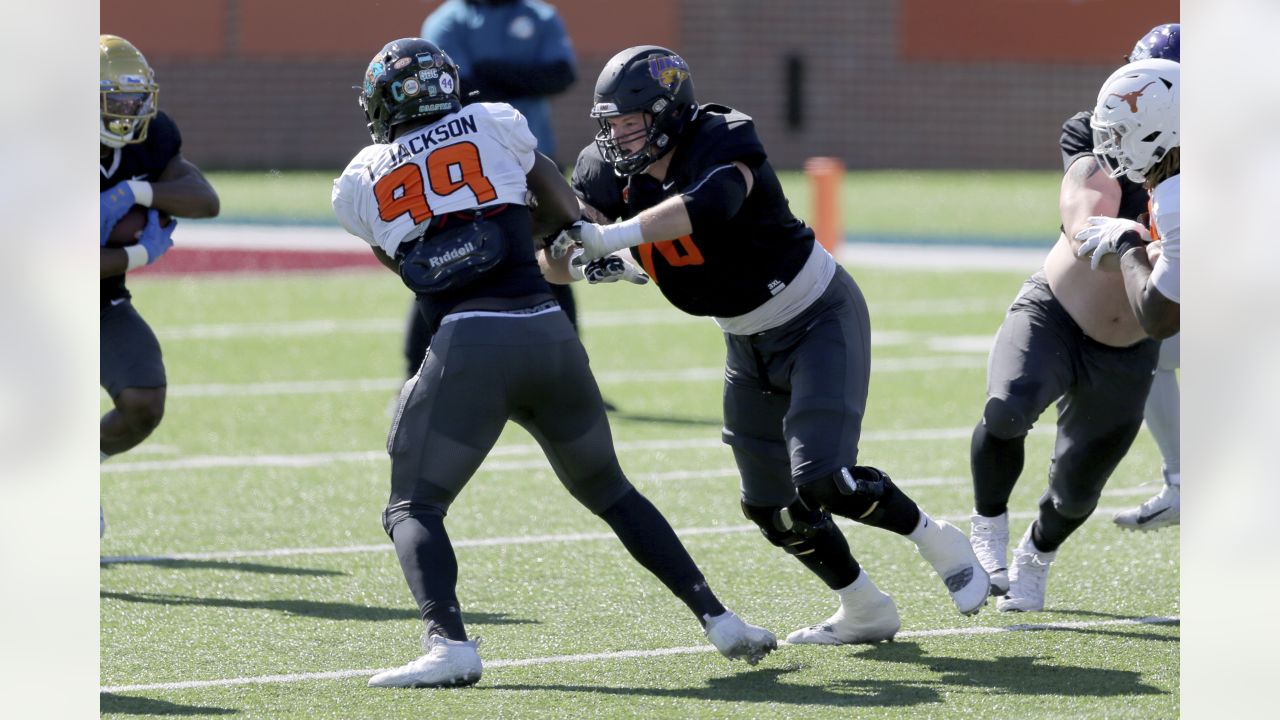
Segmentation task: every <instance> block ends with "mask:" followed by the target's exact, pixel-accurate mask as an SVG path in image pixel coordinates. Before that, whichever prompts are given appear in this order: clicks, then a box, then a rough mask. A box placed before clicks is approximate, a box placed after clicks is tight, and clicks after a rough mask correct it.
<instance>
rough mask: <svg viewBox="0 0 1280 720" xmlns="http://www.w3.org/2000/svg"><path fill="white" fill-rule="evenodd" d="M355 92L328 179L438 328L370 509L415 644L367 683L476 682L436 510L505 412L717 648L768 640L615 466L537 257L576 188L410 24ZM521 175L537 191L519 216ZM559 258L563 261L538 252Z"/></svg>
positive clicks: (344, 219)
mask: <svg viewBox="0 0 1280 720" xmlns="http://www.w3.org/2000/svg"><path fill="white" fill-rule="evenodd" d="M359 102H360V106H361V108H363V110H364V113H365V118H366V119H367V121H368V126H369V131H370V134H371V135H372V137H373V144H372V145H369V146H368V147H366V148H365V149H363V150H361V151H360V152H359V153H358V154H357V155H356V156H355V158H354V159H353V160H352V161H351V163H350V164H349V165H348V166H347V168H346V170H344V171H343V173H342V175H341V176H340V177H339V178H337V179H336V180H335V181H334V184H333V209H334V212H335V213H336V214H337V216H338V220H339V221H340V222H341V223H342V225H343V227H345V228H346V229H347V230H348V231H349V232H351V233H352V234H353V235H356V236H358V237H360V238H361V239H363V240H365V241H366V242H368V243H369V244H370V245H371V246H372V247H373V252H374V254H375V255H376V256H377V257H378V259H379V260H380V261H382V263H383V264H385V265H386V266H387V267H388V268H389V269H391V270H392V271H394V272H396V273H397V274H398V275H399V276H400V278H401V280H402V281H403V282H404V284H405V285H406V286H408V287H409V289H411V290H413V291H414V293H415V294H416V296H417V298H418V303H419V305H420V308H421V310H422V312H423V315H424V317H427V318H429V319H430V322H431V324H432V329H433V331H434V332H435V336H434V338H433V340H432V343H431V348H430V350H429V351H428V353H427V357H426V360H425V361H424V362H423V364H422V366H421V368H419V370H418V372H417V373H416V374H415V375H414V377H412V378H410V379H409V381H408V382H406V383H405V386H404V388H403V390H402V391H401V393H400V400H399V405H398V408H397V411H396V414H395V417H394V419H393V420H392V423H391V430H390V433H389V435H388V439H387V450H388V452H389V453H390V455H391V497H390V499H389V501H388V503H387V507H386V510H385V511H384V513H383V526H384V527H385V529H386V531H387V534H388V535H389V536H390V537H391V540H392V543H393V544H394V545H395V549H396V554H397V556H398V557H399V559H400V566H401V569H402V570H403V571H404V577H405V580H406V581H407V582H408V585H409V589H410V590H411V592H412V593H413V596H414V599H415V600H416V601H417V603H418V608H419V610H420V613H421V618H422V621H423V622H424V624H425V632H424V641H423V650H424V654H423V655H422V656H421V657H419V658H418V659H416V660H414V661H412V662H410V663H408V664H406V665H404V666H402V667H398V668H394V669H391V670H387V671H385V672H380V673H378V674H377V675H374V676H373V677H372V678H371V679H370V680H369V685H371V686H375V687H434V686H444V685H470V684H472V683H475V682H476V681H477V680H479V679H480V674H481V661H480V656H479V654H478V653H477V650H476V648H477V644H478V643H477V641H475V640H469V639H468V638H467V632H466V629H465V627H464V625H463V621H462V614H461V612H460V610H459V608H460V603H459V602H458V598H457V592H456V585H457V575H458V565H457V560H456V558H455V556H454V553H453V547H452V545H451V544H450V542H449V536H448V534H447V533H446V532H445V525H444V518H445V514H446V513H447V512H448V510H449V507H450V505H451V504H452V503H453V500H454V499H455V498H456V497H457V495H458V493H459V492H460V491H461V490H462V489H463V487H464V486H465V485H466V484H467V481H468V480H470V479H471V476H472V475H473V474H474V473H475V471H476V469H477V468H478V467H479V466H480V464H481V462H482V461H483V460H484V458H485V456H486V455H487V454H488V453H489V451H490V449H492V447H493V445H494V443H495V442H497V440H498V436H499V434H500V433H501V432H502V429H503V427H504V426H505V425H506V423H507V421H508V420H514V421H515V422H517V423H518V424H520V426H521V427H524V428H525V429H526V430H528V431H529V432H530V434H532V435H533V437H534V438H535V439H537V441H538V443H539V444H540V445H541V446H542V448H543V450H544V452H545V453H546V456H547V459H548V461H550V463H551V466H552V468H553V469H554V470H555V472H556V475H557V477H558V478H559V479H560V481H561V482H562V483H563V484H564V486H565V488H566V489H567V490H568V491H569V493H570V494H571V495H572V496H573V497H574V499H576V500H577V501H578V502H580V503H582V504H583V505H584V506H585V507H587V508H588V509H589V510H591V511H592V512H593V513H595V514H596V515H598V516H600V518H601V519H602V520H604V521H605V522H606V523H607V524H608V525H609V527H610V528H611V529H612V530H613V531H614V533H615V534H617V536H618V538H619V539H620V540H621V541H622V543H623V545H624V546H625V547H626V548H627V550H628V551H629V552H630V553H631V554H632V556H633V557H634V558H635V559H636V560H637V561H638V562H639V563H640V564H641V565H643V566H644V567H645V568H646V569H648V570H649V571H650V572H652V573H653V574H654V575H656V576H657V577H658V578H659V579H660V580H661V581H662V582H663V583H664V584H665V585H666V586H667V587H668V588H669V589H670V590H671V592H672V593H673V594H675V595H676V596H677V597H679V598H680V599H681V600H682V601H684V603H685V604H686V605H688V607H689V609H690V610H692V611H693V612H694V614H695V615H696V617H697V618H698V621H699V622H700V623H701V624H702V626H703V629H704V632H705V633H706V635H707V637H708V638H709V639H710V641H711V642H712V643H713V644H714V645H715V646H716V647H717V648H718V649H719V650H720V652H721V653H723V654H724V655H725V656H726V657H729V658H742V659H745V660H747V662H749V663H751V664H755V663H756V662H757V661H759V660H760V659H761V658H762V657H763V656H764V655H766V654H767V653H768V652H770V651H771V650H773V649H774V648H775V647H776V646H777V641H776V640H775V638H774V636H773V635H772V634H771V633H769V632H768V631H767V630H764V629H762V628H759V627H755V626H753V625H748V624H746V623H745V622H743V621H742V620H741V619H739V618H738V616H737V615H735V614H734V613H732V612H731V611H729V610H726V609H725V607H724V606H723V605H722V604H721V603H720V601H719V600H718V599H717V598H716V595H715V594H714V593H713V592H712V591H711V590H710V588H709V587H708V586H707V582H706V580H704V579H703V576H702V573H701V571H700V570H699V569H698V568H697V566H696V565H695V564H694V562H693V559H692V558H690V557H689V554H688V552H686V551H685V549H684V547H683V545H681V543H680V540H679V539H678V538H677V537H676V535H675V532H674V531H673V530H672V529H671V526H670V524H668V523H667V521H666V519H665V518H663V517H662V515H661V514H659V513H658V510H657V509H656V508H655V507H654V506H653V505H652V504H651V503H650V502H649V501H648V500H647V499H646V498H645V497H644V496H643V495H641V494H640V493H639V492H638V491H637V490H636V489H635V488H634V487H633V486H632V485H631V483H630V481H628V480H627V477H626V476H625V475H624V474H623V472H622V469H621V468H620V467H619V465H618V458H617V455H616V454H615V452H614V449H613V439H612V436H611V434H610V431H609V422H608V419H607V417H606V415H605V410H604V407H603V404H602V401H601V399H600V391H599V389H598V387H597V386H596V382H595V378H594V377H593V376H592V374H591V370H590V368H589V367H588V365H587V356H586V352H585V350H584V349H583V347H582V343H581V342H579V340H578V338H577V336H576V335H575V334H574V332H573V327H572V326H571V325H570V324H569V320H568V318H567V317H566V316H565V314H564V313H563V312H560V309H559V307H558V306H557V304H556V303H555V301H554V300H553V299H552V296H551V294H550V290H549V288H548V286H547V281H546V280H545V279H544V278H543V274H542V273H541V272H540V269H539V258H536V257H535V243H534V237H542V236H545V235H548V234H554V232H555V230H557V229H558V228H560V227H563V226H564V225H565V224H567V223H568V222H569V221H571V220H573V219H575V218H577V217H578V206H577V202H576V199H575V198H574V195H573V191H572V190H571V189H570V188H569V186H568V184H567V183H566V182H565V181H564V178H563V176H561V175H560V173H559V171H558V170H557V169H556V166H555V163H554V162H552V161H551V159H550V158H548V157H547V156H545V155H542V154H539V153H538V152H536V150H535V148H536V146H537V143H536V141H535V140H534V137H533V135H532V133H530V131H529V127H528V125H527V124H526V123H525V120H524V117H523V116H522V115H521V114H520V113H519V112H518V111H516V110H515V108H513V107H511V106H510V105H508V104H506V103H473V104H470V105H468V106H466V107H465V108H464V107H462V102H461V89H460V87H459V82H458V68H457V66H456V65H455V64H454V63H453V61H452V60H450V59H449V56H448V55H447V54H446V53H445V52H444V51H442V50H441V49H440V48H439V47H437V46H436V45H435V44H433V43H430V42H428V41H426V40H423V39H421V38H404V39H400V40H395V41H393V42H390V43H388V44H387V45H386V46H385V47H383V48H382V50H380V51H378V53H377V55H375V56H374V57H373V60H372V61H371V62H370V63H369V66H368V70H367V71H366V73H365V77H364V83H363V86H362V87H361V89H360V94H359ZM529 190H532V192H533V195H534V196H535V197H536V198H537V200H538V210H537V213H536V214H535V215H532V216H531V213H530V211H529V209H528V207H527V206H526V192H527V191H529ZM539 254H540V255H542V258H541V259H542V260H543V261H545V255H544V254H542V253H539ZM568 270H569V268H567V267H565V263H564V262H563V261H561V262H560V263H559V264H558V265H556V266H555V267H551V266H548V267H547V272H548V273H550V274H552V275H558V276H563V275H564V274H565V273H566V272H567V271H568ZM579 270H580V271H581V270H582V268H579Z"/></svg>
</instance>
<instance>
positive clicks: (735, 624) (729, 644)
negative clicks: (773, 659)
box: [703, 610, 778, 665]
mask: <svg viewBox="0 0 1280 720" xmlns="http://www.w3.org/2000/svg"><path fill="white" fill-rule="evenodd" d="M706 621H707V625H706V627H705V628H703V633H705V634H706V636H707V639H708V640H710V641H711V644H712V645H715V646H716V649H717V650H719V651H720V654H721V655H724V656H725V657H727V658H729V659H730V660H746V661H747V664H748V665H755V664H756V663H758V662H760V661H761V660H762V659H764V656H765V655H768V654H769V653H771V652H773V651H774V650H777V649H778V639H777V638H776V637H774V636H773V633H771V632H769V631H768V630H765V629H764V628H762V627H756V626H755V625H751V624H750V623H747V622H744V621H743V620H742V618H740V617H738V616H737V615H735V614H734V613H733V611H732V610H726V611H724V613H722V614H720V615H717V616H715V617H708V618H706Z"/></svg>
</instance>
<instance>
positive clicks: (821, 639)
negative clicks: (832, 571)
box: [787, 571, 902, 645]
mask: <svg viewBox="0 0 1280 720" xmlns="http://www.w3.org/2000/svg"><path fill="white" fill-rule="evenodd" d="M837 594H838V595H839V596H840V609H839V610H836V614H835V615H832V616H831V617H829V618H827V619H826V620H825V621H823V622H822V623H819V624H818V625H810V626H809V627H806V628H800V629H799V630H796V631H795V632H793V633H791V634H790V635H788V636H787V642H789V643H791V644H792V645H853V644H859V643H878V642H883V641H885V640H892V639H893V636H894V635H896V634H897V633H898V629H899V628H901V627H902V620H901V619H900V618H899V617H898V606H897V605H895V604H894V602H893V598H891V597H889V596H888V595H886V594H884V593H883V592H881V591H880V588H878V587H876V585H875V583H873V582H871V578H869V577H867V573H866V572H865V571H863V572H862V573H860V574H859V575H858V579H857V580H855V581H854V582H853V584H852V585H850V586H849V587H848V588H845V589H844V590H840V591H837Z"/></svg>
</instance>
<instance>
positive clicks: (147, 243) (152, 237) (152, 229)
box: [138, 210, 178, 265]
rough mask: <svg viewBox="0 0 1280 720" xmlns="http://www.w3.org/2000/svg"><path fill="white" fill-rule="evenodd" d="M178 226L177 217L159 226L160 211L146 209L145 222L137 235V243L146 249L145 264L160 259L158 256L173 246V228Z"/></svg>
mask: <svg viewBox="0 0 1280 720" xmlns="http://www.w3.org/2000/svg"><path fill="white" fill-rule="evenodd" d="M176 227H178V220H177V218H171V219H170V220H169V224H168V225H166V226H164V227H161V226H160V213H159V212H157V211H155V210H148V211H147V224H146V226H145V227H143V228H142V233H141V234H140V235H139V236H138V244H139V245H141V246H142V247H143V248H144V249H145V250H146V251H147V264H148V265H150V264H151V263H153V262H155V261H156V260H159V259H160V256H161V255H163V254H165V253H166V252H168V251H169V248H171V247H173V230H174V228H176Z"/></svg>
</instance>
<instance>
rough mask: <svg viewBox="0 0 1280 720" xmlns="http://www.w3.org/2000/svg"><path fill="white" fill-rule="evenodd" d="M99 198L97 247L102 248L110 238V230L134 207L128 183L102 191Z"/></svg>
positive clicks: (118, 184) (120, 183) (131, 189)
mask: <svg viewBox="0 0 1280 720" xmlns="http://www.w3.org/2000/svg"><path fill="white" fill-rule="evenodd" d="M99 197H100V199H101V207H100V208H99V211H98V223H99V229H100V230H101V231H102V232H101V235H100V236H99V238H98V247H104V246H106V244H107V238H109V237H111V229H112V228H114V227H115V226H116V223H118V222H120V218H122V217H124V216H125V213H127V212H129V208H131V207H133V205H134V196H133V188H131V187H129V183H128V182H119V183H116V184H115V185H113V186H111V187H110V188H107V189H106V190H103V191H102V194H101V195H100V196H99Z"/></svg>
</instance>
